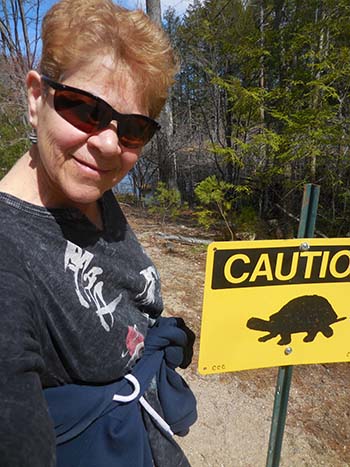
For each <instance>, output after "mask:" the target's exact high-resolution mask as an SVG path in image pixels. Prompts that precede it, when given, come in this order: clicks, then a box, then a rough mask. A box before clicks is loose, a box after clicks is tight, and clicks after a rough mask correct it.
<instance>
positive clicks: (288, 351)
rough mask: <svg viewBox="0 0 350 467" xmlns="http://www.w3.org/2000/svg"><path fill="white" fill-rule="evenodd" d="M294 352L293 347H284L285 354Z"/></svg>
mask: <svg viewBox="0 0 350 467" xmlns="http://www.w3.org/2000/svg"><path fill="white" fill-rule="evenodd" d="M292 352H293V349H292V347H286V348H285V349H284V353H285V355H290V354H291V353H292Z"/></svg>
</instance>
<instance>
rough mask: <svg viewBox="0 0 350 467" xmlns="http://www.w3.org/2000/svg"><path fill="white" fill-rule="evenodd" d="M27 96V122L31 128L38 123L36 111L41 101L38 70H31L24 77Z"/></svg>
mask: <svg viewBox="0 0 350 467" xmlns="http://www.w3.org/2000/svg"><path fill="white" fill-rule="evenodd" d="M26 85H27V96H28V114H29V123H30V124H31V126H32V127H33V128H36V127H37V125H38V111H39V108H40V105H41V101H42V99H41V98H42V88H41V78H40V75H39V73H38V72H36V71H34V70H31V71H29V73H28V74H27V78H26Z"/></svg>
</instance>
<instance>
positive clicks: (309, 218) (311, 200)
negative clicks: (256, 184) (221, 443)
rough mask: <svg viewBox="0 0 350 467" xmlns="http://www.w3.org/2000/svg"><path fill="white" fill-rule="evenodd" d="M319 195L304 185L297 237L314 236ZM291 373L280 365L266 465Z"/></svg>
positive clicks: (274, 458)
mask: <svg viewBox="0 0 350 467" xmlns="http://www.w3.org/2000/svg"><path fill="white" fill-rule="evenodd" d="M319 195H320V187H319V186H318V185H313V184H311V183H308V184H307V185H305V186H304V196H303V202H302V207H301V213H300V221H299V230H298V238H312V237H313V236H314V232H315V224H316V215H317V206H318V199H319ZM292 373H293V366H291V365H290V366H282V367H280V368H279V370H278V377H277V384H276V391H275V401H274V407H273V414H272V423H271V431H270V440H269V449H268V453H267V462H266V467H278V466H279V463H280V457H281V448H282V440H283V433H284V427H285V424H286V416H287V407H288V398H289V390H290V385H291V381H292Z"/></svg>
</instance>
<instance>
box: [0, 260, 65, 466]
mask: <svg viewBox="0 0 350 467" xmlns="http://www.w3.org/2000/svg"><path fill="white" fill-rule="evenodd" d="M2 256H3V257H2V259H1V264H0V459H1V461H0V463H1V466H2V467H33V466H35V467H54V466H55V462H56V461H55V452H56V448H55V435H54V429H53V424H52V421H51V419H50V416H49V413H48V408H47V405H46V402H45V399H44V396H43V391H42V386H41V382H40V377H39V374H40V372H41V370H42V369H43V366H44V362H43V359H42V356H41V353H40V341H39V338H38V335H40V330H39V329H38V327H39V326H38V317H35V311H36V312H37V310H36V308H35V300H34V298H33V295H32V290H31V285H30V282H29V281H28V279H27V280H25V279H24V277H23V273H22V270H21V268H19V266H16V263H12V264H4V256H6V253H4V255H2ZM16 267H18V270H17V271H16Z"/></svg>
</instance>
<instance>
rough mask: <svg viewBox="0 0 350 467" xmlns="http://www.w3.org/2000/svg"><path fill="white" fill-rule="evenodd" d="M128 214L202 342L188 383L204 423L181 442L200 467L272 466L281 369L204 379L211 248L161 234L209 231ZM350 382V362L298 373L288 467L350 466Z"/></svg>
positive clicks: (171, 303)
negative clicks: (200, 366) (201, 356)
mask: <svg viewBox="0 0 350 467" xmlns="http://www.w3.org/2000/svg"><path fill="white" fill-rule="evenodd" d="M122 207H123V210H124V211H125V213H126V215H127V217H128V219H129V222H130V224H131V225H132V227H133V229H134V231H135V233H136V235H137V236H138V238H139V240H140V241H141V243H142V244H143V246H144V248H145V250H146V251H147V253H148V254H149V255H150V256H151V258H152V259H153V261H154V263H155V264H156V266H157V268H158V270H159V273H160V276H161V280H162V291H163V298H164V304H165V312H166V314H167V315H171V316H182V317H183V318H184V319H185V320H186V322H187V323H188V324H189V325H190V326H191V327H192V329H193V330H194V331H195V332H196V335H197V340H196V344H195V354H194V359H193V363H192V365H191V367H190V368H189V369H187V370H185V371H184V372H183V376H184V378H185V379H186V381H187V382H188V383H189V385H190V386H191V388H192V390H193V392H194V393H195V395H196V397H197V401H198V415H199V417H198V421H197V423H196V424H195V425H194V426H193V427H192V428H191V431H190V433H189V435H188V436H186V437H185V438H178V439H177V440H178V442H179V443H180V444H181V446H182V447H183V449H184V451H185V452H186V454H187V456H188V458H189V460H190V463H191V465H192V467H214V466H215V467H216V466H217V467H240V466H242V467H260V466H261V467H263V466H265V465H266V458H267V450H268V441H269V434H270V428H271V416H272V411H273V402H274V397H275V388H276V379H277V373H278V369H277V368H271V369H262V370H251V371H241V372H236V373H223V374H219V375H210V376H201V375H199V373H198V372H197V361H198V348H199V335H200V322H201V306H202V296H203V286H204V271H205V258H206V248H205V247H204V246H201V245H186V244H182V243H179V242H175V241H169V240H165V239H164V238H162V237H160V236H159V235H158V233H159V232H162V233H165V234H177V235H183V236H194V237H203V232H200V230H199V229H198V228H195V227H193V226H192V227H191V226H189V225H188V223H186V225H184V224H183V223H181V221H180V222H178V223H167V224H165V225H161V224H160V223H158V222H157V221H156V220H155V219H154V218H152V217H149V216H148V215H147V214H146V213H145V212H143V211H142V210H139V209H136V208H132V207H130V206H128V205H122ZM349 383H350V367H349V365H348V364H345V363H339V364H327V365H324V364H323V365H304V366H302V365H301V366H297V367H294V369H293V378H292V385H291V390H290V397H289V404H288V414H287V420H286V426H285V432H284V438H283V446H282V453H281V462H280V466H281V467H318V466H326V467H345V466H350V400H349V395H348V392H349V387H348V384H349Z"/></svg>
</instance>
